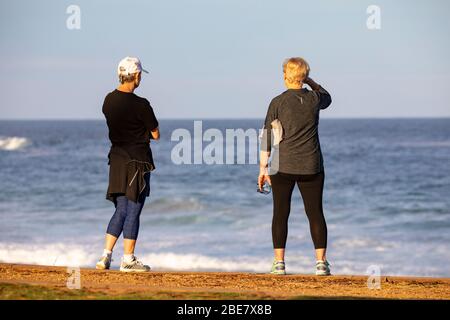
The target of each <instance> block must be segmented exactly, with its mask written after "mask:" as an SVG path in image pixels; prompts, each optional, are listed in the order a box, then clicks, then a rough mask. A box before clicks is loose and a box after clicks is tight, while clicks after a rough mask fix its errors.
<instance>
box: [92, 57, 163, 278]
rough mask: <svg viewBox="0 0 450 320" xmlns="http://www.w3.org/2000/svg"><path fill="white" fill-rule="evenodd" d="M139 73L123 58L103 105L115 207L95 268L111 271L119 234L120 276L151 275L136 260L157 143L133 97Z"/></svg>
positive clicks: (153, 124) (149, 115) (143, 106)
mask: <svg viewBox="0 0 450 320" xmlns="http://www.w3.org/2000/svg"><path fill="white" fill-rule="evenodd" d="M142 71H144V72H146V71H145V70H143V69H142V66H141V63H140V61H139V59H137V58H133V57H126V58H124V59H123V60H122V61H121V62H120V63H119V67H118V75H119V80H120V85H119V87H118V88H117V89H116V90H114V91H112V92H110V93H109V94H108V95H107V96H106V98H105V101H104V103H103V108H102V111H103V114H104V115H105V118H106V122H107V125H108V129H109V139H110V140H111V149H110V152H109V154H108V158H109V163H108V164H109V166H110V168H109V185H108V191H107V193H106V198H107V199H108V200H111V201H112V202H113V203H114V206H115V208H116V210H115V212H114V215H113V216H112V218H111V220H110V222H109V224H108V228H107V231H106V239H105V249H104V251H103V255H102V257H101V258H100V260H99V261H98V262H97V264H96V268H97V269H109V267H110V265H111V256H112V250H113V248H114V246H115V244H116V241H117V238H118V237H119V236H120V234H121V233H123V238H124V241H123V246H124V255H123V259H122V262H121V265H120V271H123V272H143V271H149V270H150V267H149V266H147V265H144V264H143V263H141V262H140V261H139V260H138V259H137V258H136V257H135V256H134V249H135V246H136V240H137V236H138V232H139V218H140V214H141V211H142V208H143V206H144V203H145V198H146V197H147V196H148V195H149V193H150V172H151V171H152V170H153V169H154V168H155V165H154V163H153V156H152V151H151V149H150V139H155V140H158V139H159V129H158V120H157V119H156V117H155V114H154V112H153V109H152V107H151V106H150V103H149V102H148V101H147V99H145V98H141V97H139V96H137V95H135V94H134V93H133V92H134V90H135V89H136V88H137V87H138V86H139V84H140V81H141V73H142Z"/></svg>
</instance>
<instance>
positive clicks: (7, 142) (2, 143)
mask: <svg viewBox="0 0 450 320" xmlns="http://www.w3.org/2000/svg"><path fill="white" fill-rule="evenodd" d="M29 144H31V141H30V140H28V139H27V138H24V137H0V150H7V151H14V150H19V149H22V148H24V147H26V146H27V145H29Z"/></svg>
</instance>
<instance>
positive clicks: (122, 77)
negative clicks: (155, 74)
mask: <svg viewBox="0 0 450 320" xmlns="http://www.w3.org/2000/svg"><path fill="white" fill-rule="evenodd" d="M136 75H137V73H132V74H129V75H123V74H120V75H119V81H120V83H121V84H124V83H125V82H133V81H134V79H135V77H136Z"/></svg>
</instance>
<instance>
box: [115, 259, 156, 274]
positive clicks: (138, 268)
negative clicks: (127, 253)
mask: <svg viewBox="0 0 450 320" xmlns="http://www.w3.org/2000/svg"><path fill="white" fill-rule="evenodd" d="M120 271H122V272H148V271H150V267H149V266H147V265H145V264H143V263H142V262H141V261H139V260H138V259H137V258H136V257H135V256H133V260H132V261H131V262H129V263H127V262H125V261H124V259H123V258H122V263H121V264H120Z"/></svg>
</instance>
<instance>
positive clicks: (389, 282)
mask: <svg viewBox="0 0 450 320" xmlns="http://www.w3.org/2000/svg"><path fill="white" fill-rule="evenodd" d="M80 275H81V276H80V285H81V288H80V289H68V287H67V282H68V279H69V276H70V274H69V273H67V267H54V266H41V265H26V264H8V263H0V299H1V300H5V299H176V300H184V299H225V300H227V299H233V300H241V299H252V300H259V299H445V300H450V278H431V277H410V276H405V277H402V276H388V275H382V276H381V278H380V280H381V281H380V284H381V288H380V289H369V288H368V287H367V279H368V277H367V276H357V275H349V276H346V275H336V276H329V277H317V276H315V275H302V274H291V275H289V274H288V275H286V276H276V275H270V274H257V273H239V272H178V271H151V272H148V273H139V274H137V273H133V274H130V273H122V272H120V271H117V270H107V271H104V270H95V269H89V268H81V269H80Z"/></svg>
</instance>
